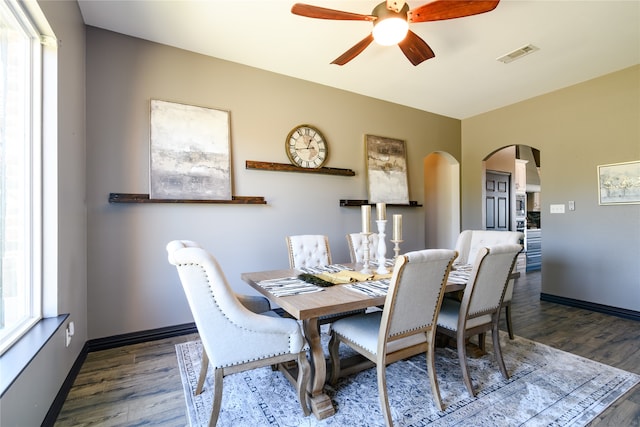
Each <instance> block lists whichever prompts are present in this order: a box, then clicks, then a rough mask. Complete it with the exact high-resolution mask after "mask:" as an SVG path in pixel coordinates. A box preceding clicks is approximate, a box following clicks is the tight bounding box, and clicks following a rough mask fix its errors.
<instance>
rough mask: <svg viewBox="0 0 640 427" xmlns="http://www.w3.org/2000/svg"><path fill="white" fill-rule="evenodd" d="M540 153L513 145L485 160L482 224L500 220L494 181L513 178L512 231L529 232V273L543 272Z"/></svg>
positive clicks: (527, 255) (533, 149)
mask: <svg viewBox="0 0 640 427" xmlns="http://www.w3.org/2000/svg"><path fill="white" fill-rule="evenodd" d="M540 165H541V162H540V151H539V150H538V149H536V148H534V147H530V146H528V145H510V146H507V147H503V148H501V149H499V150H496V151H494V152H492V153H490V154H489V155H488V156H487V157H485V158H484V161H483V170H484V177H483V185H482V188H483V190H482V198H483V200H484V203H483V208H482V215H483V218H482V223H483V224H485V228H487V229H489V228H490V227H489V224H492V223H494V222H495V221H497V220H498V217H497V216H496V217H495V218H493V217H492V215H496V212H495V211H496V210H495V209H493V208H492V206H494V205H493V204H492V197H494V194H493V193H492V185H491V183H492V180H493V179H494V177H495V176H496V174H497V175H500V174H503V175H504V176H507V177H508V179H509V192H508V193H509V194H508V198H509V201H508V206H509V209H508V212H509V219H508V221H509V227H508V229H509V230H516V231H523V232H524V233H525V240H524V245H525V254H526V271H535V270H539V269H540V267H541V259H542V255H541V253H542V245H541V233H542V229H541V227H542V224H541V212H540V201H541V194H542V186H541V182H540Z"/></svg>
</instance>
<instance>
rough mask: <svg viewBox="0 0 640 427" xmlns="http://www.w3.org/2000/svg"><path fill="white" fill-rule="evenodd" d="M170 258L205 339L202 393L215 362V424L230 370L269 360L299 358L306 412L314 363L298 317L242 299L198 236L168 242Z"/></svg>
mask: <svg viewBox="0 0 640 427" xmlns="http://www.w3.org/2000/svg"><path fill="white" fill-rule="evenodd" d="M167 253H168V258H169V262H170V263H171V264H173V265H175V266H176V268H177V270H178V274H179V276H180V281H181V283H182V287H183V289H184V292H185V294H186V296H187V301H188V302H189V306H190V308H191V312H192V314H193V318H194V320H195V323H196V326H197V328H198V333H199V335H200V339H201V341H202V347H203V351H202V367H201V370H200V377H199V380H198V385H197V387H196V394H200V393H201V392H202V388H203V385H204V381H205V378H206V374H207V369H208V366H209V364H211V366H212V367H213V375H214V379H213V408H212V410H211V418H210V420H209V426H210V427H212V426H215V425H216V423H217V420H218V415H219V413H220V407H221V404H222V388H223V387H222V386H223V379H224V377H225V376H227V375H231V374H234V373H237V372H243V371H247V370H250V369H255V368H259V367H263V366H272V365H275V364H279V363H283V362H289V361H296V362H297V363H298V377H297V387H296V389H297V394H298V399H299V402H300V406H301V407H302V411H303V413H304V415H305V416H307V415H309V413H310V409H309V406H308V403H307V395H306V389H307V383H308V381H309V375H310V372H311V367H310V365H309V361H308V360H307V352H306V347H305V339H304V336H303V335H302V331H301V330H300V326H299V325H298V322H296V321H295V320H294V319H285V318H281V317H280V316H278V315H277V314H276V313H274V312H266V313H263V314H257V313H254V312H252V311H250V310H249V309H247V308H246V307H245V306H244V305H242V304H241V303H240V301H239V300H238V298H237V296H236V294H235V292H233V291H232V289H231V287H230V286H229V283H228V282H227V279H226V277H225V275H224V273H223V271H222V269H221V268H220V266H219V264H218V262H217V261H216V259H215V258H214V257H213V256H212V255H211V254H210V253H208V252H207V251H205V250H204V249H202V248H201V247H198V245H197V244H195V245H194V244H193V242H189V241H182V240H174V241H171V242H169V243H168V244H167Z"/></svg>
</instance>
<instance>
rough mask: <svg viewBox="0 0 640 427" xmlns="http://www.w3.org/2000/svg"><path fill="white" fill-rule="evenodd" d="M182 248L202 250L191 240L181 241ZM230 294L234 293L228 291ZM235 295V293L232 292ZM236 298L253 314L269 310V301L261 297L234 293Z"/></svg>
mask: <svg viewBox="0 0 640 427" xmlns="http://www.w3.org/2000/svg"><path fill="white" fill-rule="evenodd" d="M181 242H182V246H183V247H185V248H202V246H200V244H199V243H198V242H194V241H192V240H181ZM230 292H234V291H233V290H232V289H230ZM234 293H235V292H234ZM235 295H236V298H238V301H240V304H242V305H244V306H245V307H246V308H248V309H249V310H251V311H253V312H254V313H264V312H266V311H270V310H271V303H270V302H269V300H268V299H267V298H265V297H263V296H261V295H245V294H238V293H236V294H235Z"/></svg>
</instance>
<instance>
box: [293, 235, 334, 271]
mask: <svg viewBox="0 0 640 427" xmlns="http://www.w3.org/2000/svg"><path fill="white" fill-rule="evenodd" d="M286 241H287V251H288V253H289V267H290V268H301V267H316V266H318V265H329V264H331V249H330V248H329V238H328V237H327V236H325V235H322V234H302V235H297V236H287V237H286Z"/></svg>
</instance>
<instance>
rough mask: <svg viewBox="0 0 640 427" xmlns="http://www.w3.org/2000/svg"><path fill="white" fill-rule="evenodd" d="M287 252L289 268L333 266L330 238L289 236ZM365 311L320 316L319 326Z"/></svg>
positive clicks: (307, 235)
mask: <svg viewBox="0 0 640 427" xmlns="http://www.w3.org/2000/svg"><path fill="white" fill-rule="evenodd" d="M286 242H287V251H288V253H289V267H290V268H297V269H300V268H302V267H318V266H321V265H330V264H331V249H330V247H329V237H327V236H325V235H322V234H301V235H297V236H287V237H286ZM364 311H365V310H352V311H347V312H344V313H336V314H330V315H327V316H320V318H319V319H318V320H319V321H318V326H320V325H325V324H327V323H331V322H332V321H333V320H334V319H340V318H341V317H344V316H349V315H351V314H356V313H363V312H364Z"/></svg>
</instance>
